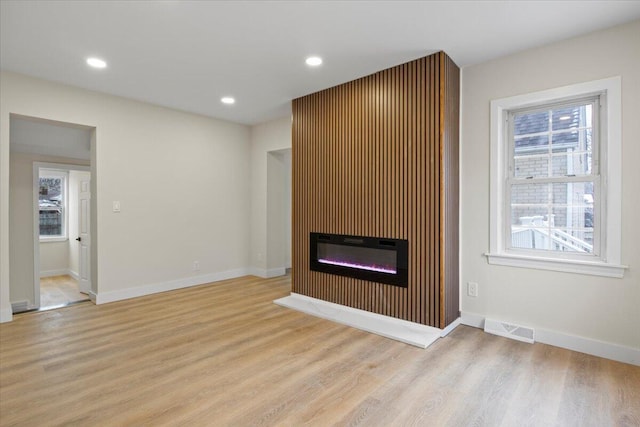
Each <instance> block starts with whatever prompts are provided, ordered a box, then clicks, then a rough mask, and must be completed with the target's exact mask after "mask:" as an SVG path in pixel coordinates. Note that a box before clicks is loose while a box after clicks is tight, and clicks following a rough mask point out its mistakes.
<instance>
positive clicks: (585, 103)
mask: <svg viewBox="0 0 640 427" xmlns="http://www.w3.org/2000/svg"><path fill="white" fill-rule="evenodd" d="M491 115H492V117H491V138H492V141H491V249H490V252H489V254H487V256H488V260H489V262H490V263H492V264H501V265H511V266H518V267H529V268H541V269H549V270H558V271H568V272H577V273H586V274H596V275H603V276H612V277H622V275H623V274H624V267H623V266H620V265H619V263H620V216H621V215H620V205H621V203H620V202H621V201H620V198H621V182H620V179H621V177H620V165H621V153H620V152H621V141H620V136H621V135H620V134H621V125H620V79H619V78H614V79H606V80H600V81H596V82H590V83H583V84H579V85H573V86H567V87H563V88H558V89H552V90H549V91H544V92H537V93H533V94H527V95H520V96H516V97H511V98H504V99H500V100H495V101H492V103H491Z"/></svg>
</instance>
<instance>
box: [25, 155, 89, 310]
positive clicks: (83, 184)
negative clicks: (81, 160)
mask: <svg viewBox="0 0 640 427" xmlns="http://www.w3.org/2000/svg"><path fill="white" fill-rule="evenodd" d="M33 165H34V166H33V168H34V169H33V177H34V179H33V182H34V188H33V193H34V230H35V233H34V278H35V283H34V297H35V298H34V305H36V306H38V308H39V309H40V310H45V309H51V308H58V307H63V306H66V305H69V304H74V303H77V302H81V301H88V300H89V291H90V279H89V270H90V268H89V259H90V258H89V250H88V247H89V243H90V234H89V214H90V212H89V200H90V181H91V172H90V171H89V168H88V167H87V166H78V165H69V164H52V163H41V162H34V164H33ZM38 301H39V302H38Z"/></svg>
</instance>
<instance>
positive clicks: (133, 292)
mask: <svg viewBox="0 0 640 427" xmlns="http://www.w3.org/2000/svg"><path fill="white" fill-rule="evenodd" d="M248 274H249V270H248V269H246V268H239V269H236V270H229V271H222V272H219V273H212V274H206V275H203V276H196V277H187V278H184V279H178V280H171V281H168V282H161V283H152V284H149V285H142V286H136V287H133V288H127V289H120V290H117V291H111V292H99V291H98V292H97V293H96V294H95V303H96V304H106V303H109V302H115V301H121V300H125V299H130V298H137V297H142V296H145V295H151V294H157V293H159V292H167V291H173V290H176V289H182V288H188V287H191V286H198V285H204V284H205V283H210V282H218V281H220V280H226V279H234V278H236V277H242V276H246V275H248ZM91 294H93V292H91ZM91 294H90V295H89V297H90V298H91Z"/></svg>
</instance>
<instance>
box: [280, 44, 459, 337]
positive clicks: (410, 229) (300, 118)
mask: <svg viewBox="0 0 640 427" xmlns="http://www.w3.org/2000/svg"><path fill="white" fill-rule="evenodd" d="M458 78H459V70H458V68H457V67H456V66H455V64H454V63H453V62H452V61H451V60H450V59H449V58H448V57H447V56H446V55H444V54H443V53H439V54H435V55H431V56H429V57H426V58H422V59H419V60H416V61H412V62H409V63H407V64H403V65H400V66H397V67H394V68H391V69H388V70H384V71H381V72H379V73H375V74H373V75H371V76H367V77H364V78H362V79H358V80H355V81H353V82H349V83H346V84H343V85H339V86H336V87H333V88H330V89H327V90H324V91H321V92H317V93H314V94H311V95H308V96H305V97H302V98H299V99H296V100H294V101H293V103H292V112H293V121H292V140H293V155H292V157H293V174H292V177H293V183H292V190H293V196H292V199H293V201H292V203H293V207H292V210H293V227H292V229H293V236H292V237H293V254H292V260H293V273H292V274H293V280H292V290H293V291H294V292H297V293H301V294H304V295H309V296H311V297H315V298H320V299H325V300H328V301H332V302H336V303H339V304H343V305H347V306H351V307H356V308H363V309H366V310H369V311H373V312H376V313H381V314H385V315H388V316H393V317H398V318H402V319H406V320H411V321H415V322H419V323H423V324H428V325H431V326H437V327H444V326H446V325H447V324H449V323H450V322H451V321H453V320H455V318H457V317H458V314H459V307H458V305H457V299H458V296H457V295H458V290H457V287H458V283H457V280H458V273H457V268H458V267H457V265H458V264H457V263H458V254H457V250H458V244H457V239H458V234H457V228H458V219H457V209H458V202H457V197H458V190H457V185H458V179H457V174H458V166H457V156H458V154H457V153H458V151H457V150H458V148H457V138H458V131H457V126H458V116H457V114H458V106H457V102H458V92H459V86H458V81H457V79H458ZM454 187H455V188H454ZM454 211H455V212H454ZM313 231H318V232H325V233H335V234H355V235H365V236H376V237H387V238H398V239H407V240H408V241H409V284H408V287H407V288H400V287H396V286H391V285H384V284H377V283H372V282H367V281H363V280H358V279H352V278H346V277H341V276H334V275H330V274H324V273H318V272H312V271H310V269H309V233H310V232H313ZM454 231H455V232H454ZM452 251H456V253H455V254H452ZM454 255H455V256H454ZM451 288H456V289H455V291H453V290H451Z"/></svg>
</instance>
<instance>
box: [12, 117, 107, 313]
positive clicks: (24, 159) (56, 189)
mask: <svg viewBox="0 0 640 427" xmlns="http://www.w3.org/2000/svg"><path fill="white" fill-rule="evenodd" d="M9 123H10V132H9V134H10V155H9V164H10V167H9V193H10V195H9V265H10V268H9V275H10V281H9V282H10V291H9V296H10V301H11V307H12V311H13V313H17V312H22V311H30V310H36V309H40V308H44V307H59V306H62V305H67V304H69V303H73V302H75V301H78V300H88V299H89V294H93V292H94V290H93V289H92V285H91V280H90V278H91V271H92V270H94V268H92V267H93V265H92V264H93V262H94V257H93V256H92V255H93V254H92V253H91V250H90V245H91V233H90V230H91V225H93V226H94V227H95V220H93V221H92V216H93V218H95V213H94V212H91V209H90V207H91V203H90V199H91V197H90V190H91V176H92V168H94V166H92V161H91V158H92V153H94V150H95V137H96V130H95V128H93V127H89V126H83V125H78V124H73V123H65V122H58V121H51V120H45V119H41V118H34V117H27V116H22V115H16V114H10V122H9ZM93 157H94V158H95V154H93ZM93 172H95V171H93ZM83 190H84V191H83ZM83 209H84V211H83ZM83 218H84V220H83ZM83 221H84V222H83ZM92 223H93V224H92ZM82 231H84V232H85V235H82V234H81V232H82ZM81 241H82V242H81ZM82 256H84V261H82V258H81V257H82ZM41 279H42V280H41ZM41 285H42V286H41ZM94 286H95V284H94ZM81 291H82V292H81Z"/></svg>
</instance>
